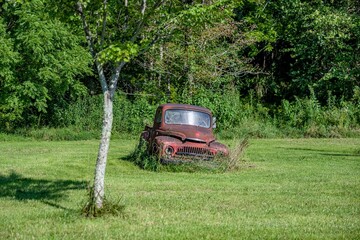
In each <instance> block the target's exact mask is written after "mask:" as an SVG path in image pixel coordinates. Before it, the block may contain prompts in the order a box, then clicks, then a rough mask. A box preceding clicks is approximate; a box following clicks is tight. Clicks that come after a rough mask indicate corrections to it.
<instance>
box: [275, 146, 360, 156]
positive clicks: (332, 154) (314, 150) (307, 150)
mask: <svg viewBox="0 0 360 240" xmlns="http://www.w3.org/2000/svg"><path fill="white" fill-rule="evenodd" d="M279 148H283V147H279ZM284 149H290V150H297V151H305V152H316V153H318V154H320V155H325V156H334V157H357V156H360V153H357V152H354V153H339V152H331V151H328V150H324V149H311V148H284Z"/></svg>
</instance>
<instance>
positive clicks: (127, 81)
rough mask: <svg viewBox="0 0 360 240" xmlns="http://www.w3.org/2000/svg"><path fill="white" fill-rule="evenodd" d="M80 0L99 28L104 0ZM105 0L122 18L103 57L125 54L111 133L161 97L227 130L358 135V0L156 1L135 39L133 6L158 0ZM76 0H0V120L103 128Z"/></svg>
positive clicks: (45, 129) (145, 115)
mask: <svg viewBox="0 0 360 240" xmlns="http://www.w3.org/2000/svg"><path fill="white" fill-rule="evenodd" d="M83 2H84V5H85V6H86V4H87V3H89V4H88V8H87V10H88V11H89V12H90V13H91V14H90V17H91V18H90V17H89V22H90V23H91V24H92V25H91V26H95V27H93V28H92V31H93V32H99V31H101V21H98V22H97V21H96V19H101V17H102V16H103V15H102V12H101V9H100V10H99V8H97V7H96V3H97V2H99V5H101V2H102V1H83ZM90 2H91V4H90ZM108 2H109V4H108V8H109V9H111V11H113V12H114V13H116V14H117V15H116V14H115V15H111V16H117V19H115V18H111V17H110V15H109V17H108V18H107V19H106V20H107V23H108V26H109V28H113V29H114V31H109V32H110V33H111V32H113V33H114V34H113V35H112V36H107V39H112V40H111V41H108V42H106V41H105V42H104V45H105V46H106V47H105V48H104V49H103V50H101V49H100V50H101V51H100V50H99V53H100V54H99V55H98V56H97V57H98V60H99V61H100V62H101V61H103V59H105V58H106V59H107V60H109V59H111V60H113V62H116V61H117V59H118V58H119V57H121V59H122V60H124V59H125V62H126V65H125V66H124V68H123V70H122V73H121V75H120V80H119V83H118V91H117V93H116V96H115V100H114V104H115V105H114V123H113V134H115V136H119V135H121V134H126V135H127V134H135V136H138V133H139V132H140V131H141V130H142V129H143V127H144V125H145V124H151V121H152V117H153V114H154V110H155V108H156V107H157V105H158V104H162V103H166V102H178V103H189V104H196V105H201V106H204V107H208V108H210V109H211V110H212V111H213V113H214V115H215V116H216V117H217V121H218V124H217V126H218V128H217V129H216V131H217V133H218V134H219V135H220V136H221V137H223V138H226V137H235V136H244V135H250V136H252V137H302V136H308V137H347V136H360V2H359V1H356V0H339V1H333V0H324V1H321V0H311V1H310V0H293V1H286V0H278V1H264V0H244V1H241V0H213V1H211V0H202V1H196V0H173V1H158V2H160V4H162V6H161V7H160V8H158V9H157V10H156V11H153V12H152V15H143V18H147V19H146V22H145V21H144V22H145V23H146V24H145V25H144V26H142V27H143V28H144V29H145V30H144V31H143V33H142V34H139V35H137V36H136V44H134V43H132V42H129V41H127V40H126V39H128V36H129V34H130V33H133V32H135V33H136V31H137V30H136V28H132V26H136V21H135V22H131V21H134V20H133V19H135V20H136V17H134V16H132V18H128V17H129V16H131V11H132V9H136V8H144V7H145V6H144V3H145V4H148V5H151V4H152V3H153V2H155V1H130V2H133V5H126V4H127V0H125V1H108ZM137 2H139V3H137ZM141 4H142V5H141ZM75 5H76V1H66V0H61V1H55V2H54V1H50V0H28V1H25V0H24V1H22V0H8V1H0V132H3V133H18V134H23V135H28V136H33V137H39V138H45V139H59V138H60V139H79V138H80V139H85V138H93V137H98V135H99V132H100V129H101V125H102V105H103V103H102V101H103V100H102V96H101V86H100V84H99V80H98V76H97V75H96V71H95V64H94V63H93V59H92V57H91V55H90V53H89V51H88V46H87V43H86V39H85V37H84V36H85V35H84V30H83V27H82V23H81V19H80V17H79V16H78V14H77V12H76V8H75ZM99 16H100V17H99ZM104 16H105V15H104ZM139 17H141V16H139ZM92 19H93V21H92ZM119 19H120V20H121V22H122V25H121V26H119V25H117V23H118V22H119ZM120 27H121V29H120V32H122V34H121V35H117V34H116V33H117V32H119V28H120ZM115 30H116V31H115ZM97 41H99V42H103V41H104V40H103V39H97ZM142 44H144V45H146V46H148V47H147V48H146V49H144V48H142ZM139 49H142V50H141V51H140V50H139ZM113 67H114V66H113V65H112V64H111V61H110V62H109V63H107V64H104V72H105V75H109V74H110V73H111V69H112V68H113Z"/></svg>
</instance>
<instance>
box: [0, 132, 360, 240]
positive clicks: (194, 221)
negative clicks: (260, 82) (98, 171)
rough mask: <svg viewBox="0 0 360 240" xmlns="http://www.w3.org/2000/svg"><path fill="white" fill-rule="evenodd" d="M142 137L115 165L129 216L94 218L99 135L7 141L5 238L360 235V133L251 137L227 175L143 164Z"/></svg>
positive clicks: (112, 191) (0, 168)
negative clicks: (134, 156)
mask: <svg viewBox="0 0 360 240" xmlns="http://www.w3.org/2000/svg"><path fill="white" fill-rule="evenodd" d="M227 143H228V144H231V141H229V142H227ZM135 145H136V141H134V140H113V141H112V143H111V147H110V155H109V159H108V166H107V173H106V189H105V191H106V194H107V195H108V197H110V198H112V199H115V200H116V199H121V202H122V203H123V204H125V206H126V209H125V213H126V216H125V217H115V216H105V217H101V218H95V219H88V218H85V217H83V216H81V213H80V209H81V206H82V204H83V203H84V201H85V200H86V186H87V183H88V182H89V181H91V180H92V178H93V173H94V166H95V160H96V154H97V147H98V141H95V140H94V141H71V142H65V141H64V142H46V141H29V140H21V139H18V140H16V139H14V140H8V141H3V142H0V209H1V210H0V239H360V139H275V140H271V139H270V140H261V139H260V140H252V139H251V140H250V146H249V148H248V149H247V151H246V155H245V159H246V163H245V164H244V168H243V169H241V170H240V171H236V172H227V173H205V172H198V173H183V172H182V173H171V172H149V171H144V170H141V169H139V168H138V167H137V166H134V165H133V164H132V163H131V162H127V161H125V160H124V158H125V157H126V156H127V155H128V154H129V153H130V152H131V151H132V150H133V149H134V147H135Z"/></svg>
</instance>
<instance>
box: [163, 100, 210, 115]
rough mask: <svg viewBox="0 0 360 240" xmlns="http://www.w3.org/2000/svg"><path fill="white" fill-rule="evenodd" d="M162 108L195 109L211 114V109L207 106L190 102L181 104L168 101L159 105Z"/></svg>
mask: <svg viewBox="0 0 360 240" xmlns="http://www.w3.org/2000/svg"><path fill="white" fill-rule="evenodd" d="M159 108H162V109H165V110H166V109H184V110H194V111H199V112H205V113H208V114H210V115H211V111H210V110H209V109H207V108H204V107H200V106H195V105H190V104H179V103H166V104H162V105H160V106H159Z"/></svg>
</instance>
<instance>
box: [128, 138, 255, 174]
mask: <svg viewBox="0 0 360 240" xmlns="http://www.w3.org/2000/svg"><path fill="white" fill-rule="evenodd" d="M147 144H148V143H147V142H146V141H144V140H143V139H141V140H140V142H139V144H138V146H137V147H135V150H134V152H133V153H132V154H131V155H130V156H129V157H128V158H127V160H129V161H131V162H133V163H134V164H135V165H137V166H139V167H140V168H142V169H144V170H149V171H155V172H160V171H162V172H208V173H219V172H226V171H236V170H239V169H241V168H245V167H246V164H245V162H246V161H245V160H244V153H245V150H246V148H247V147H248V146H249V141H248V139H247V138H244V139H242V140H234V143H233V144H232V145H233V147H232V148H231V149H230V154H229V156H223V155H217V156H215V157H214V159H210V160H209V159H196V158H191V159H190V158H188V157H184V158H183V159H177V160H176V161H174V162H167V163H162V162H161V160H160V158H159V156H156V155H151V154H150V153H149V151H148V145H147Z"/></svg>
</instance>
